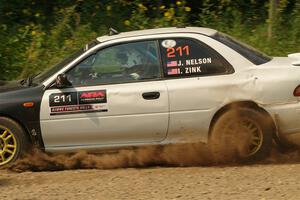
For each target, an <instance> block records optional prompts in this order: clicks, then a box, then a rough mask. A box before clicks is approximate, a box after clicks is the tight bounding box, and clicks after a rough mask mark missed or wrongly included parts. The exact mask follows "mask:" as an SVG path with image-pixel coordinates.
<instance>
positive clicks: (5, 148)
mask: <svg viewBox="0 0 300 200" xmlns="http://www.w3.org/2000/svg"><path fill="white" fill-rule="evenodd" d="M16 152H17V140H16V137H15V136H14V134H13V133H12V132H11V131H10V130H9V129H7V128H5V127H2V126H0V166H2V165H5V164H7V163H9V162H10V161H11V160H12V159H13V158H14V157H15V155H16Z"/></svg>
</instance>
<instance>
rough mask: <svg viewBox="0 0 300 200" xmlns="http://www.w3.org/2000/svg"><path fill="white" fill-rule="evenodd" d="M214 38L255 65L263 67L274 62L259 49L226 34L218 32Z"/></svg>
mask: <svg viewBox="0 0 300 200" xmlns="http://www.w3.org/2000/svg"><path fill="white" fill-rule="evenodd" d="M212 38H214V39H215V40H217V41H219V42H221V43H223V44H225V45H226V46H228V47H230V48H231V49H233V50H235V51H236V52H238V53H239V54H241V55H242V56H244V57H245V58H246V59H248V60H249V61H250V62H252V63H253V64H255V65H261V64H264V63H267V62H269V61H270V60H272V57H269V56H267V55H266V54H264V53H262V52H260V51H258V50H257V49H255V48H253V47H251V46H249V45H246V44H244V43H242V42H240V41H238V40H236V39H234V38H232V37H230V36H228V35H226V34H224V33H220V32H218V33H216V34H215V35H213V36H212Z"/></svg>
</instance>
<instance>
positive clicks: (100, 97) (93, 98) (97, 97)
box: [78, 90, 107, 104]
mask: <svg viewBox="0 0 300 200" xmlns="http://www.w3.org/2000/svg"><path fill="white" fill-rule="evenodd" d="M78 96H79V104H94V103H107V98H106V90H96V91H86V92H79V94H78Z"/></svg>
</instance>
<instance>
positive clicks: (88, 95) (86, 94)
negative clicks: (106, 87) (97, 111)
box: [80, 92, 105, 99]
mask: <svg viewBox="0 0 300 200" xmlns="http://www.w3.org/2000/svg"><path fill="white" fill-rule="evenodd" d="M98 97H102V98H103V97H105V93H104V92H84V93H82V94H81V95H80V98H82V99H89V98H98Z"/></svg>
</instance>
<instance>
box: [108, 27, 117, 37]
mask: <svg viewBox="0 0 300 200" xmlns="http://www.w3.org/2000/svg"><path fill="white" fill-rule="evenodd" d="M118 34H119V32H118V31H117V30H116V29H113V28H111V27H110V28H109V35H110V36H111V35H118Z"/></svg>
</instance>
